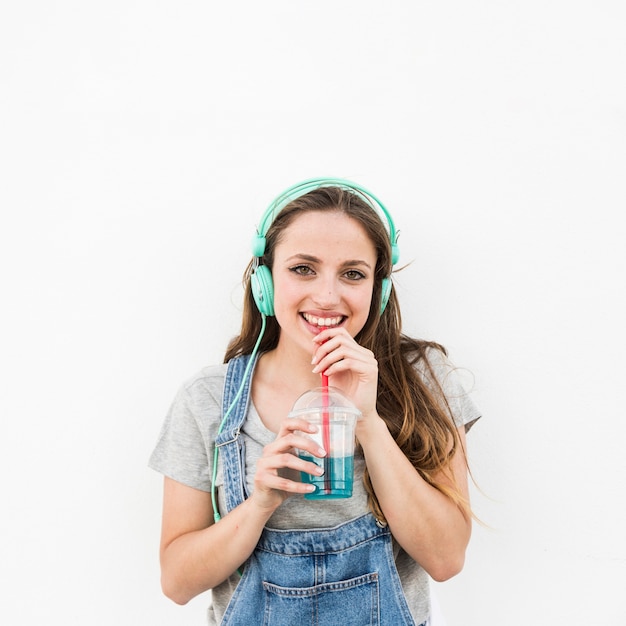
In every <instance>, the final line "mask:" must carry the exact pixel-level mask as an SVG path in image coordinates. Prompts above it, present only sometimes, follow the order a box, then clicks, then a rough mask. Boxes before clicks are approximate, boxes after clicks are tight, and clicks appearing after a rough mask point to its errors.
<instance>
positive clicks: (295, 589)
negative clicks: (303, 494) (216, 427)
mask: <svg viewBox="0 0 626 626" xmlns="http://www.w3.org/2000/svg"><path fill="white" fill-rule="evenodd" d="M249 358H250V357H249V356H243V357H237V358H235V359H233V360H231V361H230V362H229V364H228V371H227V374H226V380H225V385H224V400H223V411H224V412H223V415H225V414H226V411H227V410H228V407H230V405H231V403H232V402H233V400H234V398H235V396H236V394H237V392H238V391H239V387H240V386H241V383H242V381H243V373H244V370H245V367H246V364H247V362H248V360H249ZM254 365H255V363H253V364H252V367H254ZM251 378H252V375H250V376H248V378H247V380H246V381H244V387H243V389H242V393H241V396H240V398H239V400H238V401H237V403H236V405H235V407H234V408H233V410H232V411H231V414H230V415H229V417H228V419H227V421H226V423H225V424H224V426H223V428H222V431H221V433H220V434H219V435H218V437H217V441H216V445H217V446H218V447H219V455H220V457H221V459H222V463H223V468H224V490H225V501H226V508H227V512H228V511H231V510H232V509H233V508H235V507H236V506H237V505H239V504H240V503H241V502H243V500H244V499H245V498H247V497H248V496H249V493H248V489H247V486H246V482H245V471H244V463H245V450H244V441H243V437H241V436H240V428H241V426H242V424H243V423H244V421H245V418H246V413H247V410H248V404H249V400H250V386H251V385H250V381H251ZM218 523H219V522H218ZM337 624H338V625H341V626H379V625H380V626H401V625H403V624H405V625H407V626H409V625H410V626H415V622H414V620H413V618H412V616H411V613H410V611H409V608H408V605H407V603H406V599H405V597H404V594H403V591H402V587H401V584H400V578H399V576H398V572H397V570H396V567H395V563H394V558H393V551H392V541H391V533H390V532H389V529H388V528H387V527H385V528H380V527H379V526H378V525H377V524H376V521H375V519H374V516H373V515H372V514H371V513H367V514H366V515H363V516H361V517H358V518H356V519H353V520H351V521H349V522H346V523H344V524H341V525H339V526H336V527H334V528H320V529H314V530H273V529H269V528H265V529H264V530H263V533H262V535H261V538H260V540H259V543H258V544H257V547H256V549H255V550H254V552H253V553H252V555H251V556H250V557H249V559H248V560H247V561H246V563H245V568H244V571H243V575H242V578H241V580H240V582H239V584H238V586H237V588H236V589H235V592H234V594H233V596H232V598H231V600H230V603H229V605H228V607H227V609H226V612H225V614H224V619H223V621H222V625H223V626H257V625H264V626H308V625H311V626H313V625H316V626H317V625H320V626H332V625H337ZM422 626H423V625H422Z"/></svg>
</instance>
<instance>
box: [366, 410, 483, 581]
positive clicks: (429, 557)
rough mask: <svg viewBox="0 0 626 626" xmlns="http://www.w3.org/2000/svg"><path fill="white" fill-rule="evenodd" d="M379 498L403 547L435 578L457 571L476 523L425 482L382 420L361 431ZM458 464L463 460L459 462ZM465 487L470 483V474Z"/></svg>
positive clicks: (376, 420)
mask: <svg viewBox="0 0 626 626" xmlns="http://www.w3.org/2000/svg"><path fill="white" fill-rule="evenodd" d="M358 438H359V442H360V443H361V445H362V447H363V451H364V454H365V461H366V464H367V468H368V471H369V474H370V478H371V481H372V485H373V487H374V491H375V493H376V496H377V498H378V502H379V504H380V506H381V509H382V510H383V513H384V514H385V517H386V519H387V523H388V524H389V528H390V530H391V532H392V534H393V536H394V537H395V539H396V540H397V541H398V543H399V544H400V545H401V546H402V548H403V549H404V550H405V551H406V552H407V553H408V554H409V555H410V556H411V557H412V558H413V559H415V560H416V561H417V562H418V563H420V565H422V567H423V568H424V569H425V570H426V571H427V572H428V573H429V574H430V575H431V576H432V577H433V578H434V579H436V580H445V579H447V578H450V577H451V576H453V575H455V574H456V573H458V572H459V571H460V570H461V568H462V566H463V561H464V558H465V549H466V547H467V544H468V541H469V538H470V533H471V521H470V520H468V519H467V518H466V516H465V515H464V514H463V512H462V511H461V509H460V508H459V507H458V506H457V505H456V504H455V503H454V502H453V501H452V500H450V498H448V497H447V496H446V495H444V494H443V493H441V492H440V491H439V490H438V489H436V488H434V487H433V486H432V485H430V484H429V483H428V482H427V481H425V480H424V479H423V478H422V477H421V476H420V475H419V473H418V472H417V471H416V470H415V468H414V467H413V466H412V464H411V463H410V462H409V460H408V459H407V458H406V456H405V455H404V454H403V453H402V451H401V450H400V449H399V448H398V446H397V444H396V442H395V441H394V439H393V437H392V436H391V434H390V433H389V430H388V429H387V426H386V424H385V423H384V421H383V420H382V419H380V418H379V417H376V418H375V419H369V420H368V421H367V423H366V424H361V425H360V426H359V431H358ZM457 462H458V461H457ZM461 483H462V484H461V485H460V486H461V488H462V489H463V488H464V487H466V479H465V474H464V473H463V477H462V480H461Z"/></svg>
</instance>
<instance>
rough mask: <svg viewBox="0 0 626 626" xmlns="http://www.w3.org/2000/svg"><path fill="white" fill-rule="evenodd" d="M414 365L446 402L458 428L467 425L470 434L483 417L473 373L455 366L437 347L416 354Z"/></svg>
mask: <svg viewBox="0 0 626 626" xmlns="http://www.w3.org/2000/svg"><path fill="white" fill-rule="evenodd" d="M412 362H413V366H414V367H415V370H416V371H417V372H418V374H419V375H420V377H421V378H422V380H423V381H424V383H425V384H426V386H427V387H428V388H429V389H430V390H431V392H433V393H434V394H435V395H439V396H440V397H442V399H445V403H446V404H447V405H448V407H449V409H450V411H451V413H452V416H453V418H454V421H455V423H456V425H457V426H461V425H465V428H466V430H469V429H470V428H471V426H472V425H473V424H474V423H475V422H476V420H478V419H479V418H480V415H481V413H480V410H479V409H478V407H477V406H476V405H475V403H474V401H473V400H472V398H471V396H470V391H471V388H472V387H473V385H474V378H473V375H472V373H471V372H470V371H469V370H468V369H465V368H460V367H458V366H457V365H456V364H455V363H453V362H452V361H451V360H450V358H449V357H448V355H447V353H446V351H445V350H444V349H443V348H442V347H441V346H438V345H437V344H429V345H428V346H427V347H425V348H424V350H423V351H420V353H419V354H418V353H416V354H415V359H414V360H412Z"/></svg>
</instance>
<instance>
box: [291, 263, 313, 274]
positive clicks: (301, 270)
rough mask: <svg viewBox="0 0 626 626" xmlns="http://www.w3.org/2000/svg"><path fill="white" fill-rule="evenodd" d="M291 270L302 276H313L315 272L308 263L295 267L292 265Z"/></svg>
mask: <svg viewBox="0 0 626 626" xmlns="http://www.w3.org/2000/svg"><path fill="white" fill-rule="evenodd" d="M289 271H290V272H293V273H294V274H298V275H300V276H311V274H313V270H312V269H311V268H310V267H309V266H308V265H296V266H295V267H290V268H289Z"/></svg>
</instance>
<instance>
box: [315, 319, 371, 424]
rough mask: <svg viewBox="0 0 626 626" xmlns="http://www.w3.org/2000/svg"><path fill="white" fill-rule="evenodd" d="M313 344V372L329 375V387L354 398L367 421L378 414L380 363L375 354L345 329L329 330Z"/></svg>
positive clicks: (317, 336) (318, 336) (319, 335)
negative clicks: (314, 345) (377, 399)
mask: <svg viewBox="0 0 626 626" xmlns="http://www.w3.org/2000/svg"><path fill="white" fill-rule="evenodd" d="M313 341H314V342H315V344H316V347H315V352H314V354H313V361H312V364H313V365H314V366H315V367H314V369H313V371H314V372H315V373H319V374H322V373H323V374H325V375H326V376H328V378H329V381H328V383H329V385H331V386H333V387H336V388H337V389H339V390H340V391H342V392H343V393H344V394H345V395H346V396H347V397H348V398H350V399H351V400H352V401H353V402H354V403H355V404H356V406H357V408H358V409H359V410H360V411H361V413H362V414H363V419H367V417H368V416H370V415H376V414H377V413H376V394H377V389H378V361H377V360H376V358H375V357H374V353H373V352H372V351H371V350H368V349H367V348H364V347H363V346H360V345H359V344H358V343H357V342H356V341H355V340H354V338H353V337H351V336H350V334H349V333H348V331H346V330H345V329H344V328H327V329H326V330H323V331H322V332H320V333H319V334H318V335H316V336H315V337H314V339H313Z"/></svg>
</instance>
